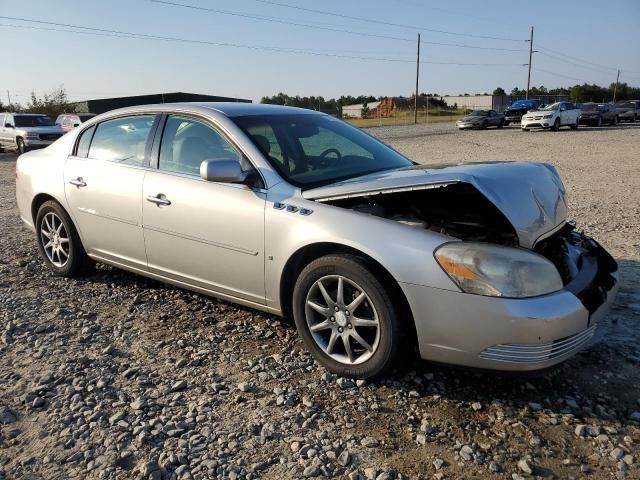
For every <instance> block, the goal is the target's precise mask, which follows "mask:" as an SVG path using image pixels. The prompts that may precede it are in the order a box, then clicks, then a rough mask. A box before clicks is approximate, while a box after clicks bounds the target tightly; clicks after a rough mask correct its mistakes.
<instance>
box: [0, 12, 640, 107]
mask: <svg viewBox="0 0 640 480" xmlns="http://www.w3.org/2000/svg"><path fill="white" fill-rule="evenodd" d="M169 3H171V4H169ZM180 4H181V5H180ZM287 5H288V6H289V7H288V6H287ZM290 6H293V7H296V8H290ZM305 9H306V10H305ZM309 10H316V11H309ZM318 10H321V11H322V12H329V13H332V14H333V15H330V14H326V13H321V12H318ZM0 17H5V18H0V33H1V34H2V38H3V39H4V42H3V44H4V49H3V67H2V71H3V73H4V75H1V76H0V100H1V101H3V102H7V91H9V95H11V100H12V101H14V102H20V103H27V101H28V99H29V95H30V92H32V91H34V92H36V93H37V94H42V93H44V92H49V91H51V90H53V89H55V88H57V87H60V86H63V87H64V88H65V89H66V91H67V93H68V95H69V97H70V98H71V99H72V100H84V99H90V98H105V97H112V96H127V95H142V94H149V93H160V92H173V91H182V92H192V93H201V94H210V95H223V96H231V97H239V98H249V99H253V100H254V101H259V100H260V98H261V97H262V96H264V95H273V94H276V93H278V92H284V93H287V94H289V95H301V96H307V95H316V96H319V95H321V96H323V97H325V98H332V97H336V98H337V97H339V96H341V95H354V96H357V95H361V94H366V95H373V96H376V97H379V96H396V95H405V96H408V95H411V94H412V92H413V91H414V90H415V74H416V65H415V61H416V45H417V42H416V37H417V34H418V33H420V34H421V39H422V43H421V53H420V55H421V62H422V63H421V65H420V87H419V89H420V92H429V93H437V94H439V95H445V94H450V95H458V94H463V93H469V94H476V93H482V92H492V91H493V89H494V88H496V87H498V86H500V87H502V88H504V89H505V90H507V92H508V91H510V90H511V89H512V88H513V87H516V86H517V87H519V88H524V87H526V82H527V67H526V65H525V64H527V63H528V57H529V51H528V49H529V43H528V42H526V41H525V40H527V39H528V38H529V33H530V28H531V26H534V27H535V28H534V41H533V47H534V50H537V51H538V52H537V53H534V54H533V61H532V66H533V68H532V75H531V84H532V85H536V86H540V85H544V86H545V87H547V88H553V87H559V86H566V85H574V84H576V83H584V82H588V83H597V84H600V85H608V84H610V83H612V82H614V81H615V78H616V70H617V69H618V68H620V69H621V74H620V81H621V82H627V83H629V84H630V85H635V86H640V40H639V39H640V29H639V26H640V1H639V0H607V1H602V0H597V1H596V0H570V1H558V0H553V1H548V0H538V1H537V2H535V3H532V2H524V1H513V0H510V1H501V0H500V1H491V2H489V1H471V0H457V1H455V2H451V1H445V0H433V1H432V0H422V1H421V0H387V1H382V0H369V1H361V0H323V1H322V2H318V1H313V0H217V1H215V0H209V1H207V0H167V3H165V2H164V0H161V1H160V2H158V0H109V1H97V0H31V1H29V2H16V1H13V0H0ZM6 17H12V18H6ZM256 17H258V18H256ZM364 19H366V20H368V21H365V20H364ZM26 20H31V21H26ZM34 21H36V22H34ZM37 22H44V23H37ZM47 22H48V23H47ZM79 27H85V28H84V29H82V28H79ZM44 29H47V30H44ZM105 30H109V32H107V31H105ZM81 31H83V32H85V33H78V32H81ZM114 31H117V32H121V33H117V34H115V33H113V32H114ZM131 33H135V34H137V35H144V36H145V37H144V38H141V37H140V36H138V37H136V38H134V37H132V36H131V35H129V34H131ZM158 37H162V38H158ZM169 37H170V38H171V39H170V38H169ZM487 37H491V38H487ZM172 39H173V40H172ZM178 39H179V40H178ZM442 44H449V45H442ZM452 44H453V45H452ZM471 47H473V48H471ZM454 64H457V65H454Z"/></svg>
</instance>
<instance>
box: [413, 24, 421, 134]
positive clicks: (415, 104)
mask: <svg viewBox="0 0 640 480" xmlns="http://www.w3.org/2000/svg"><path fill="white" fill-rule="evenodd" d="M419 79H420V34H418V60H417V61H416V96H415V98H414V99H413V123H418V80H419Z"/></svg>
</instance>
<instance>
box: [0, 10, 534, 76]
mask: <svg viewBox="0 0 640 480" xmlns="http://www.w3.org/2000/svg"><path fill="white" fill-rule="evenodd" d="M0 19H5V20H14V21H22V22H31V23H36V24H38V25H52V26H54V27H63V28H50V27H43V26H34V25H7V24H1V25H0V26H2V27H9V28H23V29H31V30H47V31H57V32H64V33H75V34H84V35H100V36H108V37H116V38H125V39H137V40H159V41H165V42H179V43H191V44H198V45H209V46H216V47H230V48H244V49H251V50H267V51H274V52H280V53H294V54H304V55H313V56H324V57H334V58H346V59H351V60H370V61H380V62H395V63H413V60H408V59H407V60H405V59H401V58H386V57H363V56H358V55H345V54H342V53H329V52H328V51H326V50H325V51H318V50H309V49H302V48H291V47H276V46H264V45H249V44H242V43H229V42H214V41H208V40H196V39H189V38H183V37H174V36H162V35H152V34H145V33H137V32H127V31H123V30H111V29H106V28H98V27H87V26H83V25H73V24H69V23H58V22H50V21H45V20H36V19H28V18H19V17H7V16H0ZM70 29H81V30H70ZM422 63H429V64H434V65H453V66H486V67H497V66H522V64H514V63H458V62H437V61H428V62H422Z"/></svg>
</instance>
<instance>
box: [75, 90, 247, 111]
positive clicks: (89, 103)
mask: <svg viewBox="0 0 640 480" xmlns="http://www.w3.org/2000/svg"><path fill="white" fill-rule="evenodd" d="M175 102H242V103H251V100H247V99H244V98H232V97H218V96H215V95H200V94H198V93H185V92H172V93H155V94H151V95H136V96H132V97H115V98H99V99H95V100H85V101H83V102H77V103H76V108H77V111H78V113H98V114H99V113H104V112H108V111H109V110H115V109H116V108H122V107H132V106H135V105H149V104H152V103H175Z"/></svg>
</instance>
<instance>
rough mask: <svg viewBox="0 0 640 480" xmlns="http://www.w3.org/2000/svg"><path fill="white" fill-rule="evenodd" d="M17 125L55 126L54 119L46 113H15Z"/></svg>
mask: <svg viewBox="0 0 640 480" xmlns="http://www.w3.org/2000/svg"><path fill="white" fill-rule="evenodd" d="M13 118H14V120H15V122H16V124H15V126H16V127H53V125H54V123H53V121H52V120H51V119H50V118H49V117H47V116H46V115H14V116H13Z"/></svg>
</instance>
